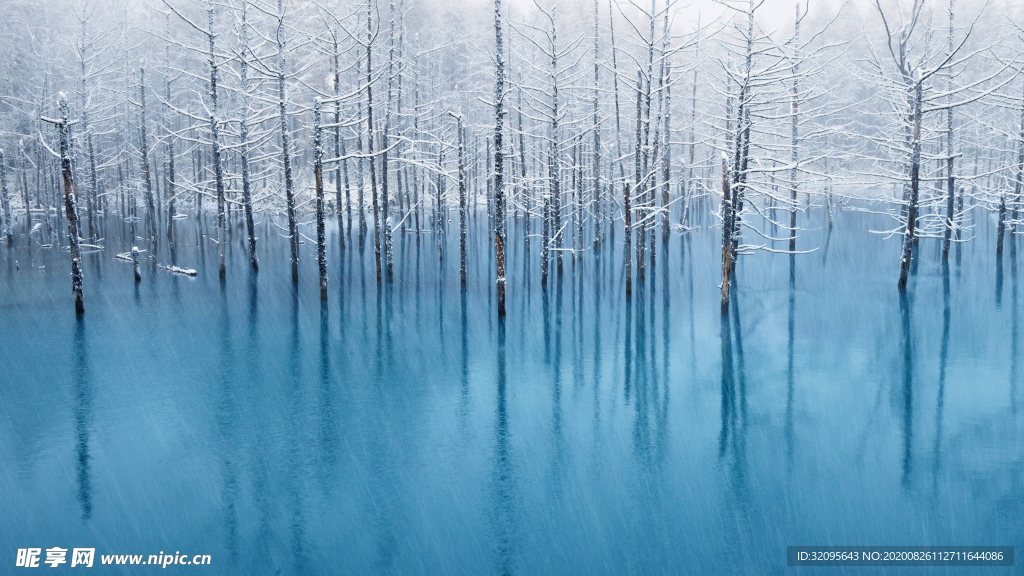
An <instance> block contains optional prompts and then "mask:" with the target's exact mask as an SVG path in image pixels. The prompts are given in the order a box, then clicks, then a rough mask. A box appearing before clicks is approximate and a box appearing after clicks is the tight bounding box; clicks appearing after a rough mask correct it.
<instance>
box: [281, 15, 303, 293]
mask: <svg viewBox="0 0 1024 576" xmlns="http://www.w3.org/2000/svg"><path fill="white" fill-rule="evenodd" d="M277 18H278V26H277V38H276V40H277V67H278V68H277V98H278V100H277V108H278V115H279V117H280V122H281V162H282V164H283V165H284V194H285V204H286V207H287V210H288V238H289V240H290V245H291V252H292V283H294V284H297V283H298V282H299V227H298V225H297V223H296V222H295V192H294V187H293V182H292V158H291V151H290V150H289V147H290V145H289V140H290V139H289V137H288V110H287V107H286V103H287V102H288V98H287V93H286V91H285V68H286V64H287V62H286V60H285V55H284V50H285V41H284V37H283V36H282V34H284V3H283V0H277Z"/></svg>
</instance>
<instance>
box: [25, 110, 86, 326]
mask: <svg viewBox="0 0 1024 576" xmlns="http://www.w3.org/2000/svg"><path fill="white" fill-rule="evenodd" d="M58 98H59V100H58V109H59V112H60V118H59V119H57V120H53V119H50V118H45V117H43V118H42V120H43V121H44V122H49V123H51V124H56V125H57V130H58V132H59V134H60V166H61V173H62V174H63V176H64V212H65V214H66V216H67V221H68V244H69V245H70V246H71V291H72V292H73V293H74V295H75V312H76V313H78V314H82V313H83V312H85V303H84V302H83V300H82V254H81V247H80V243H79V232H78V205H77V199H78V189H77V187H76V185H75V181H74V179H73V178H72V176H71V154H70V147H71V124H72V122H71V121H70V120H69V119H68V98H67V96H66V95H65V94H64V93H63V92H61V93H60V95H59V96H58ZM26 209H27V207H26Z"/></svg>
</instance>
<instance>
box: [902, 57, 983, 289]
mask: <svg viewBox="0 0 1024 576" xmlns="http://www.w3.org/2000/svg"><path fill="white" fill-rule="evenodd" d="M918 75H920V72H918ZM922 82H923V81H922V80H921V79H920V78H918V79H917V80H916V81H915V82H914V112H913V117H914V132H913V134H914V140H913V143H912V145H913V148H912V151H911V159H910V204H909V206H908V208H907V229H906V234H905V235H904V237H903V253H902V257H901V259H900V279H899V283H898V284H897V287H898V288H899V289H900V290H905V289H906V288H907V274H908V273H909V272H910V261H911V259H912V258H913V247H914V234H915V226H916V224H917V200H918V194H919V188H920V170H921V98H922ZM1001 239H1002V237H1001V236H1000V240H1001ZM1000 249H1001V246H1000Z"/></svg>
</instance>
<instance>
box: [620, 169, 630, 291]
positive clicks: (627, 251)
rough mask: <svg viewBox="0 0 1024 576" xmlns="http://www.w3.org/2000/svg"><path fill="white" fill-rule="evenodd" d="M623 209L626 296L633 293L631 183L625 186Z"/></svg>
mask: <svg viewBox="0 0 1024 576" xmlns="http://www.w3.org/2000/svg"><path fill="white" fill-rule="evenodd" d="M622 196H623V199H622V200H623V203H622V205H623V208H624V210H625V218H626V220H625V222H626V224H625V242H626V244H625V249H624V250H623V255H624V256H625V259H626V296H629V295H631V294H632V293H633V254H632V253H631V251H632V246H631V244H632V238H633V227H632V222H631V221H630V209H629V183H628V182H627V183H626V184H625V187H624V188H623V194H622Z"/></svg>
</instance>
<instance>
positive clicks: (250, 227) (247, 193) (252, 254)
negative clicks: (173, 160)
mask: <svg viewBox="0 0 1024 576" xmlns="http://www.w3.org/2000/svg"><path fill="white" fill-rule="evenodd" d="M247 5H248V3H247V2H244V1H243V2H242V27H241V34H242V39H241V40H242V42H241V43H242V50H244V51H248V50H249V40H248V38H249V34H248V29H247V24H246V7H247ZM238 60H239V67H240V68H241V70H240V73H241V78H242V118H241V120H240V121H239V126H240V129H239V132H240V134H239V136H240V137H241V150H239V162H240V163H241V169H242V205H243V208H244V209H245V228H246V231H247V232H248V235H249V265H250V266H252V270H253V272H259V270H260V263H259V260H258V259H257V258H256V226H255V224H254V223H253V219H252V190H251V186H250V183H249V112H250V109H251V107H252V96H251V95H250V94H251V92H250V86H249V61H248V60H247V59H246V56H245V55H244V54H243V55H242V57H241V58H239V59H238ZM172 168H173V164H172Z"/></svg>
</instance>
